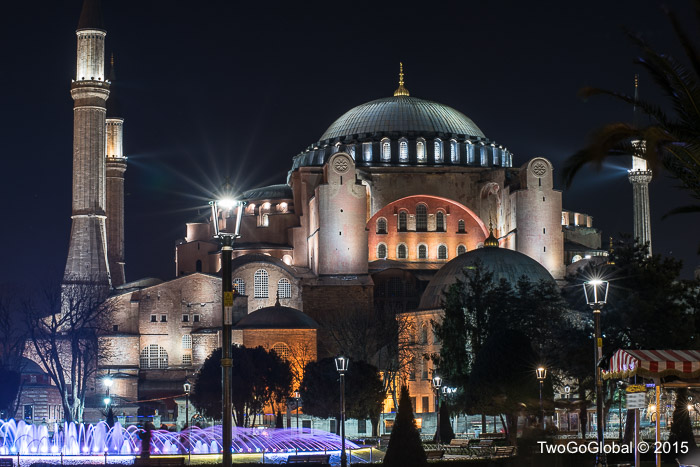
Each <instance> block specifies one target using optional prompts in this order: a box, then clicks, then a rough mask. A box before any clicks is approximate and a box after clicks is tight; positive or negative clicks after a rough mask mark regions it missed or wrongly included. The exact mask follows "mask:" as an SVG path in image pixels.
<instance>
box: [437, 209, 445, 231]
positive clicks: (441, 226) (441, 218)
mask: <svg viewBox="0 0 700 467" xmlns="http://www.w3.org/2000/svg"><path fill="white" fill-rule="evenodd" d="M435 231H437V232H444V231H445V213H444V212H442V211H438V212H436V213H435Z"/></svg>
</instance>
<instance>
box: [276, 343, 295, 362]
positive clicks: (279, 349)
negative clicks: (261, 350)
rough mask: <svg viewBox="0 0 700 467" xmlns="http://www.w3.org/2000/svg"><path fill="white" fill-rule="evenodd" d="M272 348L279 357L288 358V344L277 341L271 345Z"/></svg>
mask: <svg viewBox="0 0 700 467" xmlns="http://www.w3.org/2000/svg"><path fill="white" fill-rule="evenodd" d="M272 350H274V351H275V353H276V354H277V356H278V357H280V358H281V359H283V360H287V359H289V355H290V354H291V351H290V350H289V346H288V345H287V344H285V343H284V342H278V343H276V344H275V345H273V346H272Z"/></svg>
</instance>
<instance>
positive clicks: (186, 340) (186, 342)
mask: <svg viewBox="0 0 700 467" xmlns="http://www.w3.org/2000/svg"><path fill="white" fill-rule="evenodd" d="M182 348H183V349H191V348H192V336H191V335H189V334H185V335H184V336H182Z"/></svg>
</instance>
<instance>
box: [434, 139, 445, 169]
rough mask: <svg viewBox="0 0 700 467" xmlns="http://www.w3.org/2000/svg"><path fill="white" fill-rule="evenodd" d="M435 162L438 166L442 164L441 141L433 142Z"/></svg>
mask: <svg viewBox="0 0 700 467" xmlns="http://www.w3.org/2000/svg"><path fill="white" fill-rule="evenodd" d="M434 151H435V162H436V163H438V164H441V163H442V160H443V158H442V140H440V139H436V140H435V149H434Z"/></svg>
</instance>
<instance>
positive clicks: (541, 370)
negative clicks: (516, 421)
mask: <svg viewBox="0 0 700 467" xmlns="http://www.w3.org/2000/svg"><path fill="white" fill-rule="evenodd" d="M535 374H536V375H537V381H539V382H540V414H541V415H540V416H541V417H542V418H541V420H542V428H545V424H544V405H542V386H543V385H544V380H545V379H546V378H547V369H546V368H545V367H543V366H540V367H537V369H536V370H535Z"/></svg>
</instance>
